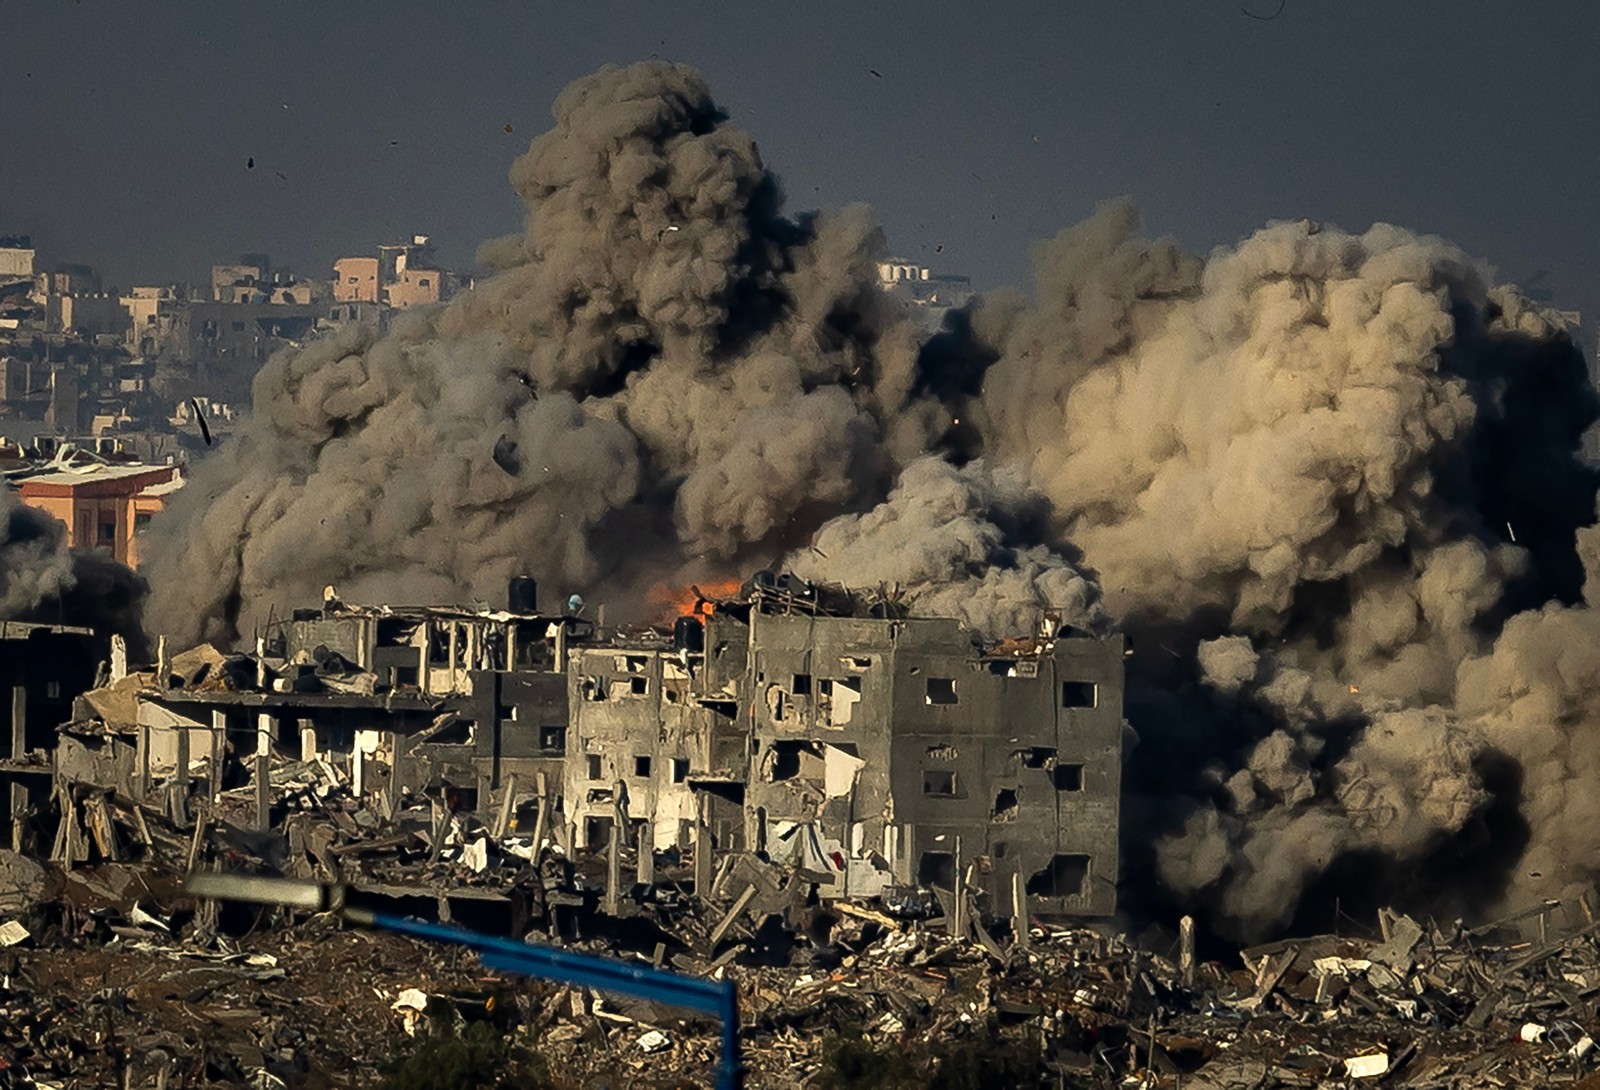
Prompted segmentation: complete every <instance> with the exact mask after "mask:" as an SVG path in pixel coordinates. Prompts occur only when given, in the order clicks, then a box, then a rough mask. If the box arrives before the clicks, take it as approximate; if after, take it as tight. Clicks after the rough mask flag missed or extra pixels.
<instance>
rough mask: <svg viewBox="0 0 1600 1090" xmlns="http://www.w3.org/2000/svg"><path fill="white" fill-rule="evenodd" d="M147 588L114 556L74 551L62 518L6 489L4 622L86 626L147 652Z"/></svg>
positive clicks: (1, 495) (1, 503) (0, 584)
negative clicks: (144, 616) (144, 614)
mask: <svg viewBox="0 0 1600 1090" xmlns="http://www.w3.org/2000/svg"><path fill="white" fill-rule="evenodd" d="M146 590H147V587H146V585H145V583H144V580H142V579H140V578H139V576H138V575H136V574H134V572H133V571H132V570H130V569H129V568H127V567H126V566H124V565H122V564H118V563H117V562H116V561H114V560H112V559H111V558H110V557H106V556H99V555H96V554H94V553H88V552H79V553H74V552H73V551H71V550H70V549H68V548H67V528H66V526H65V525H63V524H62V522H61V521H60V520H59V519H56V518H54V517H53V516H51V515H49V514H48V513H46V512H44V511H40V510H38V509H37V508H33V507H29V506H28V505H27V504H25V503H23V502H22V501H21V500H20V499H18V498H17V496H16V494H15V493H13V492H11V491H10V490H9V489H6V488H3V487H0V621H37V622H40V623H50V624H70V625H83V626H85V627H91V628H95V629H97V630H100V631H103V632H105V633H107V634H118V635H122V636H125V637H127V638H128V640H129V641H130V643H129V650H130V652H131V653H132V654H133V655H134V656H135V658H136V659H137V658H139V657H142V656H143V654H144V651H145V647H144V632H143V629H142V628H141V626H140V609H141V607H142V605H143V602H144V597H145V593H146Z"/></svg>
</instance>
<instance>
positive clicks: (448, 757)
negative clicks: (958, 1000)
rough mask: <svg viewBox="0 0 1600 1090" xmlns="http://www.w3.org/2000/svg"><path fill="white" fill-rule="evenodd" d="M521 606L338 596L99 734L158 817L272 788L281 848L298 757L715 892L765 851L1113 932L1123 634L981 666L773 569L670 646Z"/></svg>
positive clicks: (851, 880) (931, 625) (795, 868)
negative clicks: (111, 733)
mask: <svg viewBox="0 0 1600 1090" xmlns="http://www.w3.org/2000/svg"><path fill="white" fill-rule="evenodd" d="M508 599H509V600H508V606H510V607H511V608H508V609H503V610H490V609H487V608H477V609H447V608H433V607H428V608H422V607H390V606H378V607H372V606H360V605H350V604H346V603H343V602H341V601H339V600H338V599H337V597H336V596H335V594H334V592H333V589H332V588H329V591H328V595H327V600H326V601H325V602H324V604H323V606H322V607H321V608H320V609H309V610H299V611H296V612H294V613H293V614H292V615H291V616H290V617H289V618H287V619H284V620H282V621H279V622H275V623H273V624H272V625H270V626H269V628H268V630H267V631H266V633H265V634H264V635H262V637H261V638H260V639H259V641H258V644H257V649H256V652H257V653H256V654H254V655H245V656H234V657H232V658H227V657H224V656H222V655H220V654H219V653H216V652H211V651H210V650H209V649H201V650H200V651H198V652H191V653H188V654H187V655H186V656H179V657H178V658H176V659H173V660H172V661H171V662H170V663H169V662H165V661H163V662H162V663H160V664H158V668H157V670H156V672H155V674H154V675H146V676H145V681H144V682H143V683H140V684H131V683H132V682H133V679H128V680H127V681H123V682H118V684H122V685H126V686H130V687H129V690H128V692H127V695H128V697H129V698H130V703H128V704H127V705H125V706H124V707H123V709H122V710H121V711H120V712H117V713H115V714H113V715H110V716H100V718H102V719H116V718H120V719H122V720H125V721H126V722H125V723H124V724H123V726H122V735H123V739H124V740H123V743H122V746H123V749H124V750H125V752H126V753H127V755H128V756H127V758H126V760H125V761H124V762H123V764H124V766H126V767H127V768H128V769H129V772H128V775H129V777H130V779H131V783H130V784H129V788H130V790H131V792H132V793H134V794H135V795H136V796H137V797H143V796H145V795H146V794H148V793H149V792H151V791H153V790H166V791H168V792H169V793H170V792H171V791H172V790H173V788H171V787H170V784H171V783H172V782H174V781H177V782H178V783H179V784H180V786H179V787H178V788H176V791H177V794H178V795H179V796H180V797H181V798H182V799H188V798H189V797H190V796H191V795H204V796H206V797H211V798H215V797H216V796H218V795H219V794H220V793H221V792H223V791H224V790H226V789H229V788H237V787H239V786H240V785H241V784H246V783H254V784H255V785H256V786H257V787H258V788H259V790H258V791H257V792H256V793H255V798H256V803H257V805H256V815H255V819H256V821H257V822H258V823H259V827H261V828H266V827H267V825H268V823H269V821H270V812H271V808H272V805H273V800H272V795H271V791H270V787H271V783H270V777H271V772H270V767H271V765H272V763H273V762H277V763H282V761H283V760H284V759H285V758H286V757H287V758H288V759H291V760H298V761H299V762H315V761H321V762H324V763H325V764H327V765H328V766H329V767H330V774H331V775H335V776H337V777H339V778H340V779H341V780H342V781H343V782H347V783H348V785H349V787H350V789H351V790H352V791H353V792H354V794H355V796H356V797H357V798H358V799H359V800H360V801H361V803H362V806H363V807H364V809H366V810H367V811H368V812H369V813H370V814H371V815H373V816H374V817H375V818H376V819H377V820H379V821H383V822H392V821H396V820H398V819H399V818H400V817H401V815H402V813H403V812H404V811H406V810H407V809H414V808H416V807H419V806H421V807H426V808H428V812H429V813H433V814H436V815H437V814H440V813H449V814H457V815H462V816H463V817H470V818H472V819H474V820H476V821H477V822H478V823H481V825H482V826H483V827H484V828H485V829H492V830H494V834H495V835H496V836H505V835H518V834H520V835H523V836H530V835H531V836H532V837H533V838H534V840H535V842H537V841H538V840H539V839H541V838H543V837H548V839H549V840H551V841H552V842H554V843H556V844H559V845H560V846H561V847H562V849H563V850H564V851H565V852H566V853H567V854H568V855H571V854H574V853H576V852H579V851H583V850H585V849H587V850H588V851H590V852H594V853H609V854H611V855H612V856H615V855H616V853H617V851H618V849H619V847H621V848H625V849H627V850H630V851H631V852H633V853H636V857H638V858H640V859H641V860H643V859H647V858H650V857H653V856H654V854H655V853H656V852H665V853H673V857H674V858H683V857H684V856H685V855H687V856H691V857H693V859H694V879H695V885H696V886H697V887H700V888H706V887H707V886H708V885H709V883H710V881H711V878H712V874H713V870H714V868H715V867H716V866H717V864H718V862H719V861H720V860H723V859H726V858H728V857H731V856H734V855H741V856H743V855H753V856H754V857H755V858H758V859H761V860H765V861H767V862H770V863H772V864H775V865H778V866H780V867H782V868H784V870H785V871H786V872H789V873H794V874H799V875H803V876H804V879H805V881H806V882H807V883H808V884H810V885H811V886H813V887H814V888H815V891H816V893H817V895H818V896H819V897H821V898H823V899H825V900H831V899H840V898H847V899H872V898H884V897H889V896H891V895H902V894H906V893H907V892H908V891H914V890H916V889H919V888H922V889H937V890H944V891H947V892H954V891H958V890H966V891H970V893H971V894H972V895H973V896H976V897H979V898H986V901H985V903H986V904H987V905H989V906H990V907H991V908H992V910H993V911H995V912H996V913H999V914H1009V912H1010V911H1011V910H1012V907H1013V906H1014V905H1017V904H1021V903H1024V899H1025V903H1027V904H1028V905H1029V906H1030V907H1031V908H1032V909H1033V911H1035V912H1037V913H1040V914H1045V915H1105V914H1109V913H1110V912H1111V911H1112V910H1113V908H1114V906H1115V896H1116V882H1117V821H1118V795H1119V789H1120V762H1121V744H1122V729H1123V726H1122V669H1123V667H1122V662H1123V643H1122V640H1121V638H1120V637H1118V636H1112V637H1106V638H1095V637H1089V636H1086V635H1083V634H1078V633H1068V632H1059V631H1056V630H1055V628H1054V625H1053V622H1051V621H1050V620H1049V619H1048V618H1047V619H1046V621H1045V624H1044V625H1043V627H1042V628H1041V631H1040V632H1039V633H1037V634H1035V635H1031V636H1027V637H1019V638H1013V639H1011V640H1008V641H1006V642H1004V643H1002V644H1000V645H998V646H992V647H985V646H982V645H981V644H980V643H978V642H977V641H975V640H974V637H973V634H972V633H971V632H970V631H969V630H968V629H966V628H965V627H964V626H962V625H961V624H960V623H959V622H957V621H954V620H948V619H938V618H918V617H907V616H901V615H898V614H897V612H896V611H894V610H886V609H882V608H877V607H873V608H869V607H867V606H866V605H864V604H863V603H862V602H861V601H860V600H858V599H857V598H856V597H855V596H853V595H850V594H848V593H845V592H839V593H828V594H821V593H818V591H817V590H816V589H815V588H812V587H810V586H809V585H806V584H803V583H801V582H800V581H798V580H793V579H790V578H789V577H787V576H785V577H782V578H774V577H772V576H771V575H769V574H767V573H761V574H759V575H758V576H757V577H756V578H755V579H754V580H753V581H752V582H751V583H750V584H749V585H748V586H747V588H746V591H745V593H744V594H742V595H741V596H739V597H737V598H731V599H725V600H717V601H709V600H701V601H700V602H699V603H698V604H697V606H696V607H695V611H694V613H693V615H691V616H685V617H681V618H678V619H677V620H676V622H675V623H674V624H673V625H672V626H671V628H670V630H667V629H656V628H646V627H639V628H629V629H619V630H605V629H601V628H599V627H598V626H597V625H596V624H594V623H593V622H591V621H589V620H586V619H584V618H582V617H579V616H574V615H572V614H571V613H570V612H569V613H565V614H559V613H558V614H541V613H540V611H539V609H538V603H537V593H536V588H535V587H534V586H533V583H532V581H531V580H526V579H519V580H514V581H513V583H512V585H511V587H510V589H509V596H508ZM874 614H877V615H874ZM113 688H114V686H113ZM91 695H92V696H93V695H94V694H91ZM78 733H79V735H81V734H82V733H83V732H82V730H81V728H80V729H79V730H78ZM180 769H187V770H189V775H188V776H184V775H182V774H177V775H175V773H179V770H180ZM332 770H336V771H332ZM164 784H166V785H169V786H167V787H165V788H163V786H162V785H164ZM171 808H172V809H173V810H174V812H175V817H177V818H178V819H179V820H180V821H181V819H182V818H183V816H184V815H183V813H182V811H183V810H184V804H183V803H182V802H177V803H174V804H172V805H171ZM702 849H703V850H702ZM535 850H537V848H535ZM652 870H653V865H652V866H649V867H647V866H644V865H643V863H641V871H642V873H645V874H648V873H650V872H651V871H652Z"/></svg>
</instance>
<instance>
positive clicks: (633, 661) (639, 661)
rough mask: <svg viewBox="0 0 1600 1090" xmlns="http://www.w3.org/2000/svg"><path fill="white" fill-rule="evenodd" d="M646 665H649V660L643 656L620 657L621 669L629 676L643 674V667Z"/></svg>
mask: <svg viewBox="0 0 1600 1090" xmlns="http://www.w3.org/2000/svg"><path fill="white" fill-rule="evenodd" d="M648 664H649V660H648V659H647V658H645V656H643V655H624V656H622V668H623V669H624V670H626V671H627V672H628V673H630V674H642V673H644V671H645V667H646V666H647V665H648Z"/></svg>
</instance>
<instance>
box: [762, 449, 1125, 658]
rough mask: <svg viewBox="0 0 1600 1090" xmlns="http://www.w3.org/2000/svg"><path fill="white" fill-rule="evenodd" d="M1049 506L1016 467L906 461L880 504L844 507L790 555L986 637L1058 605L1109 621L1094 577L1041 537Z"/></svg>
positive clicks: (809, 569)
mask: <svg viewBox="0 0 1600 1090" xmlns="http://www.w3.org/2000/svg"><path fill="white" fill-rule="evenodd" d="M1050 539H1051V538H1050V534H1049V531H1048V508H1047V507H1046V506H1045V504H1044V502H1043V499H1042V497H1040V496H1038V495H1037V494H1034V493H1032V492H1031V491H1030V490H1029V489H1028V487H1027V484H1026V482H1025V480H1024V479H1023V477H1022V475H1021V474H1020V473H1018V472H1017V471H1016V470H1014V469H1001V470H991V469H990V468H989V467H988V466H986V465H985V464H984V463H983V462H981V461H976V462H971V463H969V464H967V465H966V466H964V467H962V468H959V469H958V468H956V467H954V466H952V465H950V464H949V463H948V462H945V461H944V460H942V459H940V458H935V457H924V458H920V459H918V460H917V461H915V462H912V463H911V464H910V465H909V466H907V467H906V469H905V471H904V472H903V473H902V474H901V475H900V480H899V482H898V483H897V484H896V485H895V488H894V491H892V492H891V493H889V497H888V499H887V500H885V501H884V502H883V503H882V504H880V505H878V506H877V507H875V508H873V509H872V510H871V511H868V512H867V513H865V514H862V515H844V516H841V517H839V518H837V519H834V520H833V521H832V522H829V523H828V524H827V525H825V526H823V527H822V529H821V530H819V531H818V532H817V535H816V538H815V539H814V541H813V543H812V545H811V547H810V548H808V549H804V550H801V551H800V552H799V553H797V554H796V555H795V557H794V558H793V560H792V561H791V563H790V565H789V566H790V567H791V568H792V569H793V570H794V571H795V573H796V574H798V575H800V576H802V577H804V578H807V579H814V580H819V581H823V582H836V583H845V584H848V585H850V586H854V587H866V588H882V589H883V590H884V591H886V592H888V593H891V594H897V595H898V597H899V599H900V601H902V602H903V603H904V604H905V605H906V606H908V607H910V609H911V611H912V612H913V613H915V614H917V615H919V616H926V617H957V618H959V619H961V620H962V621H965V622H966V623H967V624H968V625H969V626H970V627H972V628H973V629H974V630H975V631H977V632H979V633H980V634H983V635H985V636H988V637H990V638H994V637H998V636H1004V635H1007V634H1011V633H1027V632H1031V631H1032V630H1033V629H1034V627H1035V626H1036V625H1037V623H1038V618H1039V616H1040V615H1041V614H1042V613H1044V612H1046V611H1052V612H1058V613H1060V615H1061V620H1062V621H1064V622H1065V623H1067V624H1069V625H1072V626H1073V627H1076V628H1080V629H1087V630H1091V631H1093V630H1098V629H1104V628H1106V627H1108V624H1107V617H1106V614H1105V611H1104V610H1103V609H1102V608H1101V607H1100V602H1099V596H1100V591H1099V587H1098V586H1096V585H1095V584H1094V582H1093V581H1092V579H1091V578H1090V577H1088V576H1086V575H1085V574H1084V573H1083V572H1081V571H1079V570H1078V569H1077V568H1075V567H1074V566H1073V565H1072V563H1071V562H1070V561H1069V560H1068V559H1067V558H1066V557H1065V556H1063V555H1062V553H1061V551H1060V549H1059V548H1057V547H1052V546H1050V545H1049V544H1047V543H1046V542H1048V541H1049V540H1050Z"/></svg>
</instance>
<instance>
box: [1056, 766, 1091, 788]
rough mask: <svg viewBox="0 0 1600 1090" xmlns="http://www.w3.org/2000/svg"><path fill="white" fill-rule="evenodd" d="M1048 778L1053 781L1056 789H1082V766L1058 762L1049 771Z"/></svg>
mask: <svg viewBox="0 0 1600 1090" xmlns="http://www.w3.org/2000/svg"><path fill="white" fill-rule="evenodd" d="M1050 778H1051V779H1053V780H1054V781H1055V785H1056V790H1057V791H1082V790H1083V766H1082V765H1063V764H1058V765H1056V767H1055V768H1054V769H1053V770H1052V771H1051V773H1050Z"/></svg>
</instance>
